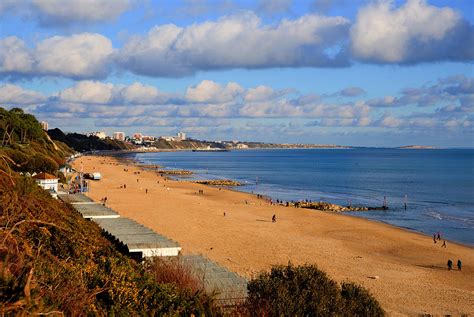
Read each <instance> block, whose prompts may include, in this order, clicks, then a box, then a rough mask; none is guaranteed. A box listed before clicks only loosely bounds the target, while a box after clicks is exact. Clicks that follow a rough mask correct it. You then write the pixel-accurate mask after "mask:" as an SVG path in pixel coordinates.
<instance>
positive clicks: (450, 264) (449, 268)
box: [448, 259, 453, 271]
mask: <svg viewBox="0 0 474 317" xmlns="http://www.w3.org/2000/svg"><path fill="white" fill-rule="evenodd" d="M452 268H453V261H451V259H449V260H448V270H449V271H451V269H452Z"/></svg>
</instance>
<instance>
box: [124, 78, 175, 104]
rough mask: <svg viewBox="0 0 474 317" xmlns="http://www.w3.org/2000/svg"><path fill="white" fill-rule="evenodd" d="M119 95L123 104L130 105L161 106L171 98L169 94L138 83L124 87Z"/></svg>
mask: <svg viewBox="0 0 474 317" xmlns="http://www.w3.org/2000/svg"><path fill="white" fill-rule="evenodd" d="M120 95H121V100H122V101H123V102H125V103H131V104H161V103H167V102H168V101H169V100H170V98H172V95H171V94H167V93H163V92H161V91H159V90H158V89H157V88H156V87H153V86H149V85H143V84H142V83H139V82H135V83H133V84H131V85H130V86H126V87H124V88H123V89H122V90H121V92H120Z"/></svg>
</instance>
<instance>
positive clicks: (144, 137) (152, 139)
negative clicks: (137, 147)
mask: <svg viewBox="0 0 474 317" xmlns="http://www.w3.org/2000/svg"><path fill="white" fill-rule="evenodd" d="M142 140H143V141H148V142H154V141H156V138H155V137H154V136H151V135H144V136H142Z"/></svg>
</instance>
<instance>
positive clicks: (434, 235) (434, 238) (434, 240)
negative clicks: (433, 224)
mask: <svg viewBox="0 0 474 317" xmlns="http://www.w3.org/2000/svg"><path fill="white" fill-rule="evenodd" d="M433 242H434V243H436V233H433Z"/></svg>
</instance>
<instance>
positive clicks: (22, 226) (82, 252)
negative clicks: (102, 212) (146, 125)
mask: <svg viewBox="0 0 474 317" xmlns="http://www.w3.org/2000/svg"><path fill="white" fill-rule="evenodd" d="M0 116H1V117H0V134H1V135H2V137H3V138H2V140H3V141H2V146H1V147H0V314H1V315H3V314H6V315H24V314H38V313H41V314H48V313H52V312H53V313H54V312H57V313H63V314H65V315H73V316H75V315H84V314H90V315H106V314H111V315H114V314H120V315H145V314H146V315H181V314H183V315H191V314H195V315H200V314H207V315H212V314H214V311H215V308H214V306H213V301H212V298H211V297H210V296H207V295H206V294H205V293H204V292H203V291H202V290H201V289H196V288H190V287H187V286H186V285H185V284H182V283H180V282H178V283H176V282H173V281H172V280H170V279H168V280H166V281H160V280H159V279H158V278H157V269H159V268H160V267H159V266H157V264H154V263H153V262H151V263H150V264H148V265H141V264H139V263H137V262H135V261H133V260H131V259H129V258H128V257H126V256H124V255H122V254H121V253H119V252H118V251H117V250H116V248H115V247H114V246H113V245H112V244H111V242H109V241H108V240H107V239H106V238H105V237H103V235H102V233H101V230H100V228H99V227H98V226H97V225H96V224H95V223H93V222H90V221H88V220H85V219H83V218H82V217H81V216H80V215H79V214H78V213H77V212H75V211H74V209H73V208H72V207H71V206H69V205H66V204H64V203H61V202H60V201H57V200H55V199H53V198H51V196H50V195H49V194H48V193H47V192H45V191H44V190H42V189H41V188H40V187H39V186H37V185H36V183H35V182H34V181H33V180H32V179H31V178H29V177H25V176H21V175H20V174H19V173H17V172H21V171H27V172H34V171H36V172H39V171H47V172H49V173H52V174H56V172H57V169H58V166H59V165H60V164H62V163H63V162H64V159H65V156H66V155H67V154H69V153H71V150H70V149H69V148H68V147H67V146H66V145H64V144H62V143H60V142H57V141H56V142H53V141H51V139H50V138H49V136H48V135H47V134H46V133H45V132H44V131H42V130H41V126H40V124H39V123H38V121H37V120H36V119H35V118H34V117H33V116H31V115H28V114H25V113H23V111H22V110H21V109H12V110H10V111H7V110H5V109H0ZM169 271H170V270H169ZM161 276H165V274H164V273H161Z"/></svg>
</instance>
